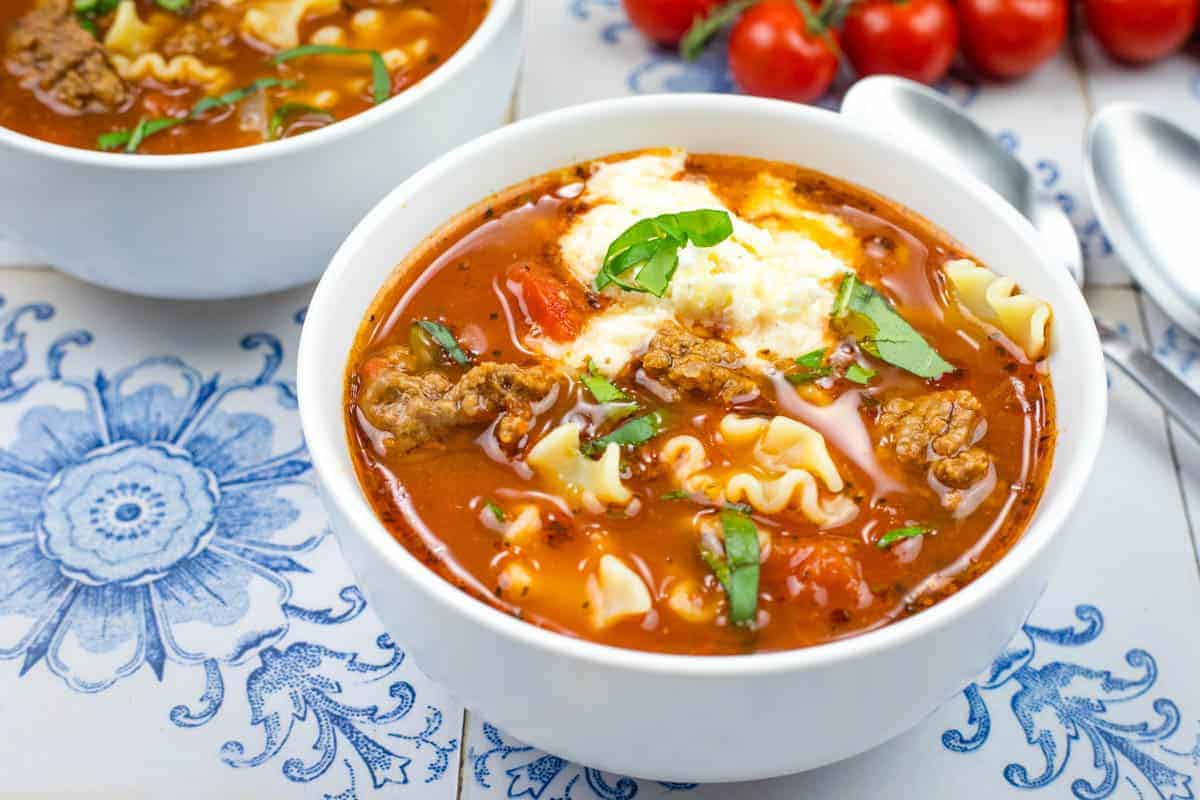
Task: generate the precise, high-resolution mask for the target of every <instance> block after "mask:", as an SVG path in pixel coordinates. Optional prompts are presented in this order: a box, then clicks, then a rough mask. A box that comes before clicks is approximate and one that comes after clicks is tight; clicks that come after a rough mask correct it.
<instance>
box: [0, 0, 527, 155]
mask: <svg viewBox="0 0 1200 800" xmlns="http://www.w3.org/2000/svg"><path fill="white" fill-rule="evenodd" d="M522 2H523V0H489V6H488V13H487V16H485V17H484V19H483V21H482V22H481V23H480V24H479V27H478V28H476V29H475V32H474V33H472V34H471V36H470V37H469V38H468V39H467V40H466V41H465V42H463V44H462V46H461V47H459V48H458V49H457V50H455V51H454V53H453V54H452V55H451V56H450V58H448V59H446V60H445V61H444V62H443V63H442V64H441V65H439V66H438V67H437V68H436V69H434V70H433V71H432V72H430V73H429V74H428V75H426V76H425V77H424V78H422V79H421V80H420V81H418V82H417V83H416V84H414V85H413V86H411V87H409V88H407V89H405V90H403V91H401V92H400V93H399V94H397V95H395V96H394V97H390V98H388V100H387V101H386V102H384V103H380V104H379V105H377V106H372V107H371V108H368V109H367V110H366V111H362V112H359V113H358V114H355V115H353V116H351V117H348V118H346V119H343V120H338V121H337V122H335V123H334V124H332V125H327V126H325V127H324V128H320V129H318V130H315V131H312V132H310V133H306V134H304V135H303V136H295V137H292V138H289V139H281V140H279V141H274V142H259V143H258V144H251V145H246V146H245V147H230V148H226V149H224V150H206V151H202V152H198V153H173V154H168V155H155V154H149V153H142V154H139V153H106V152H103V151H100V150H88V149H86V148H82V147H72V146H70V145H65V144H58V143H56V142H48V141H46V140H44V139H39V138H37V137H36V136H30V135H28V134H25V133H20V132H19V131H15V130H13V129H11V128H6V127H4V126H2V125H0V145H8V146H11V147H13V148H14V149H17V150H23V151H25V152H27V153H30V154H32V155H36V156H41V157H44V158H49V159H54V160H58V161H64V162H67V163H72V164H79V165H81V166H88V167H101V168H114V169H123V170H130V171H133V172H158V171H160V170H192V169H208V168H219V167H236V166H240V165H242V164H246V163H252V162H260V161H270V160H273V159H276V158H286V157H287V156H289V155H291V154H292V153H300V152H304V151H306V150H311V149H313V148H316V147H321V146H322V145H323V144H325V143H326V142H329V143H332V142H335V141H337V140H338V139H344V138H346V137H349V136H353V135H354V134H355V133H357V132H358V131H360V130H362V129H365V128H367V127H370V126H372V125H375V124H376V123H382V122H384V121H385V120H387V119H388V118H389V117H393V116H396V115H398V114H403V113H404V112H405V111H406V110H407V109H409V108H410V107H412V106H414V105H416V104H417V103H419V102H420V101H421V100H423V99H424V98H425V97H426V96H427V95H431V94H433V93H434V92H437V91H438V90H439V89H440V88H441V87H442V85H443V84H446V83H449V82H450V81H452V80H454V79H455V78H456V77H457V76H458V75H459V73H461V72H462V71H463V70H465V69H466V68H467V66H468V65H469V64H470V63H472V62H473V61H475V59H476V58H478V57H479V56H480V55H481V54H482V53H483V52H484V50H485V48H487V47H488V46H489V45H490V44H491V43H492V41H493V40H494V39H495V38H496V37H497V36H499V34H500V32H501V31H502V30H504V27H505V25H506V24H507V23H508V21H509V19H510V18H511V17H512V15H513V14H514V13H516V12H517V9H518V5H519V4H520V3H522Z"/></svg>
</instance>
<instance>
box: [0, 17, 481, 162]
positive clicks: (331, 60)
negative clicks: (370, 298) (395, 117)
mask: <svg viewBox="0 0 1200 800" xmlns="http://www.w3.org/2000/svg"><path fill="white" fill-rule="evenodd" d="M487 8H488V0H390V1H389V0H6V1H5V2H4V3H0V44H2V46H3V49H2V52H0V55H2V56H3V68H2V69H0V125H2V126H4V127H7V128H11V129H13V130H16V131H19V132H21V133H24V134H27V135H29V136H35V137H37V138H39V139H44V140H46V141H49V142H55V143H58V144H64V145H70V146H73V147H82V148H88V149H100V150H112V151H126V152H139V153H195V152H201V151H207V150H224V149H227V148H232V147H242V146H245V145H250V144H258V143H260V142H264V141H271V140H274V139H280V138H284V137H287V136H293V135H296V134H299V133H303V132H305V131H308V130H312V129H314V128H319V127H323V126H325V125H329V124H331V123H333V122H336V121H337V120H340V119H345V118H346V117H350V116H353V115H354V114H358V113H359V112H362V111H365V110H366V109H368V108H370V107H371V106H372V105H375V104H377V103H380V102H384V101H385V100H387V99H388V98H389V97H391V96H393V95H394V94H396V93H398V92H400V91H403V90H404V89H405V88H407V87H409V86H411V85H412V84H414V83H416V82H417V81H419V80H421V79H422V78H423V77H425V76H426V75H428V74H429V73H430V72H432V71H433V70H434V69H435V68H437V66H438V65H439V64H441V63H442V62H443V61H445V60H446V59H447V58H449V57H450V56H451V55H452V54H453V53H454V51H455V50H457V49H458V48H459V47H460V46H462V44H463V42H465V41H466V40H467V39H468V38H469V37H470V36H471V34H472V33H473V32H474V31H475V29H476V28H477V27H478V26H479V24H480V22H481V21H482V20H483V17H484V16H485V15H486V13H487ZM301 48H307V50H305V49H301ZM314 48H315V49H314ZM131 142H132V144H131Z"/></svg>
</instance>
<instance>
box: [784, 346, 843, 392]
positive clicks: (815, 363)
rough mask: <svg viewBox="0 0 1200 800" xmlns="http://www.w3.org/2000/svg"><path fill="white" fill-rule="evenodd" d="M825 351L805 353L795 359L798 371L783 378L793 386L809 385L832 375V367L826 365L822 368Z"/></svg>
mask: <svg viewBox="0 0 1200 800" xmlns="http://www.w3.org/2000/svg"><path fill="white" fill-rule="evenodd" d="M825 352H826V351H825V350H824V349H823V348H822V349H821V350H813V351H812V352H809V353H805V354H804V355H802V356H800V357H799V358H797V359H796V364H797V365H798V366H799V367H800V369H799V370H798V371H796V372H789V373H788V374H787V375H785V376H784V377H785V378H787V379H788V382H790V383H793V384H801V383H811V382H813V381H815V380H817V379H818V378H824V377H827V376H828V375H831V374H832V373H833V367H830V366H828V365H825V366H822V364H821V362H823V361H824V360H825Z"/></svg>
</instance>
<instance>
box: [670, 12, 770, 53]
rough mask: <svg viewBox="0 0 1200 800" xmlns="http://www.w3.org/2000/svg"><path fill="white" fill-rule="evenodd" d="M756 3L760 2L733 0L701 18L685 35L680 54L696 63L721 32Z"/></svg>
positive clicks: (680, 45) (680, 46)
mask: <svg viewBox="0 0 1200 800" xmlns="http://www.w3.org/2000/svg"><path fill="white" fill-rule="evenodd" d="M756 2H758V0H732V2H729V3H725V4H724V5H722V6H719V7H717V8H715V9H713V11H712V12H711V13H709V14H708V16H705V17H700V18H699V19H697V20H696V21H695V22H693V23H692V27H690V28H688V31H687V33H686V34H684V37H683V41H681V42H680V43H679V54H680V55H681V56H683V60H684V61H695V60H696V58H697V57H698V56H699V55H700V53H701V51H703V50H704V48H705V47H706V46H707V45H708V43H709V41H711V40H712V38H713V37H714V36H716V35H717V34H718V33H720V32H721V29H723V28H726V27H728V26H730V25H732V24H733V23H734V22H735V21H737V18H738V17H740V16H741V15H742V12H743V11H745V10H746V9H747V8H749V7H750V6H752V5H754V4H755V3H756Z"/></svg>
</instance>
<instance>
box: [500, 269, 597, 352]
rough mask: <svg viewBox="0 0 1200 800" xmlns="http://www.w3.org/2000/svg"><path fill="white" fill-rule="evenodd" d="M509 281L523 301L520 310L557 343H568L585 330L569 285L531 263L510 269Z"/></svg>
mask: <svg viewBox="0 0 1200 800" xmlns="http://www.w3.org/2000/svg"><path fill="white" fill-rule="evenodd" d="M508 282H509V288H511V289H512V290H513V291H514V292H515V293H516V294H517V297H518V299H519V300H520V302H521V310H522V311H524V312H525V315H526V316H527V317H528V318H529V321H530V322H531V323H532V324H534V325H536V326H537V327H539V328H541V330H542V333H544V334H546V335H547V336H549V337H550V338H551V339H554V340H555V341H558V342H569V341H571V340H572V339H574V338H575V337H576V336H578V335H579V330H580V328H582V327H583V312H582V310H580V308H579V306H578V305H577V304H576V303H575V302H574V300H572V298H571V293H570V291H569V290H568V288H567V284H566V283H564V282H563V281H561V280H559V279H558V278H556V277H554V276H553V275H549V274H547V273H546V272H545V271H543V270H539V269H535V268H534V267H531V266H530V265H528V264H514V265H513V266H511V267H509V268H508Z"/></svg>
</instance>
